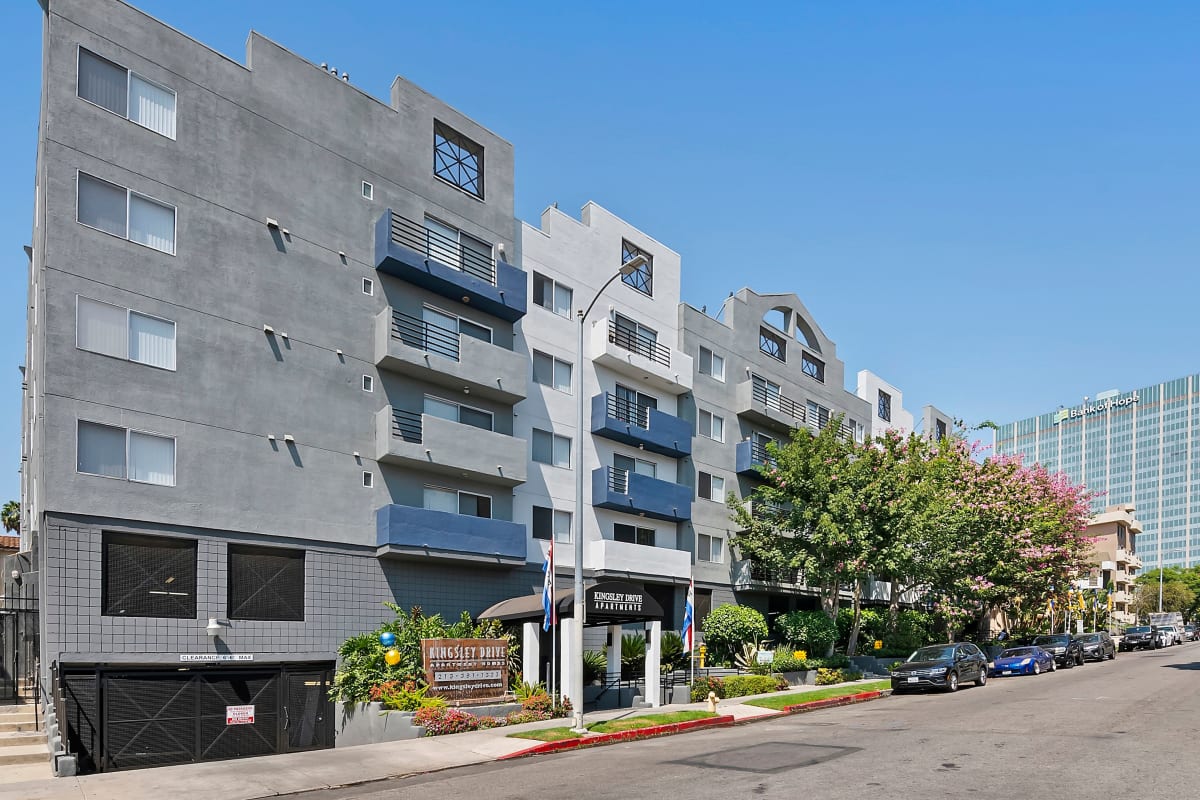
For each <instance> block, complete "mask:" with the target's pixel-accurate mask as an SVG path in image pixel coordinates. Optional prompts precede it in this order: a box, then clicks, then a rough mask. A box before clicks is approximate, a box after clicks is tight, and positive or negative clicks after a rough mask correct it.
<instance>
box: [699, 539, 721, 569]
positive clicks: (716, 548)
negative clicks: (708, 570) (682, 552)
mask: <svg viewBox="0 0 1200 800" xmlns="http://www.w3.org/2000/svg"><path fill="white" fill-rule="evenodd" d="M705 539H707V540H708V546H707V547H701V546H700V545H701V544H704V540H705ZM714 553H715V555H716V557H715V558H714V557H713V556H714ZM696 560H697V561H704V562H705V563H708V564H724V563H725V537H723V536H710V535H709V534H707V533H698V534H696Z"/></svg>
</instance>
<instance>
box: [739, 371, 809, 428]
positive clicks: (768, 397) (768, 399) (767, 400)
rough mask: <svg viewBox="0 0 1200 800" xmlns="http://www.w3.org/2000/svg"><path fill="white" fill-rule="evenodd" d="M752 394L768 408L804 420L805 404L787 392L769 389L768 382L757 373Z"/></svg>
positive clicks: (800, 420)
mask: <svg viewBox="0 0 1200 800" xmlns="http://www.w3.org/2000/svg"><path fill="white" fill-rule="evenodd" d="M751 395H752V397H753V398H754V399H755V400H756V401H758V402H759V403H762V404H763V405H764V406H766V407H767V408H770V409H774V410H775V411H778V412H780V413H781V414H787V415H788V416H789V417H791V418H793V419H795V420H796V421H797V422H804V419H805V414H804V406H802V405H800V404H799V403H797V402H796V401H795V400H793V399H792V398H790V397H788V396H787V395H785V394H780V393H778V392H771V391H768V390H767V385H766V383H765V382H764V381H763V380H762V379H761V378H759V377H758V376H757V375H755V376H753V385H752V389H751Z"/></svg>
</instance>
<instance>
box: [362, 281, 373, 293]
mask: <svg viewBox="0 0 1200 800" xmlns="http://www.w3.org/2000/svg"><path fill="white" fill-rule="evenodd" d="M362 281H363V282H362V293H363V294H365V295H367V296H368V297H374V296H375V281H373V280H371V279H370V278H363V279H362Z"/></svg>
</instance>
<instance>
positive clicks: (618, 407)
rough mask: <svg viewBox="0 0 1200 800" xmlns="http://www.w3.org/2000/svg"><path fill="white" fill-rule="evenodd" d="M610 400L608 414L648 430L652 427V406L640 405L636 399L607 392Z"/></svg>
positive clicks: (606, 395)
mask: <svg viewBox="0 0 1200 800" xmlns="http://www.w3.org/2000/svg"><path fill="white" fill-rule="evenodd" d="M605 397H606V398H607V400H608V416H610V417H612V418H613V419H619V420H621V422H627V423H629V424H630V425H636V426H637V427H639V428H644V429H646V430H649V429H650V406H647V405H640V404H638V403H637V402H636V401H634V400H630V399H628V398H625V397H618V396H617V395H615V394H611V393H606V394H605Z"/></svg>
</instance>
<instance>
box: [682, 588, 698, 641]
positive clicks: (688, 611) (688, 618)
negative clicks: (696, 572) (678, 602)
mask: <svg viewBox="0 0 1200 800" xmlns="http://www.w3.org/2000/svg"><path fill="white" fill-rule="evenodd" d="M695 616H696V582H695V580H689V581H688V593H687V602H686V603H684V605H683V649H684V650H685V651H686V652H688V653H691V652H693V651H694V650H695V643H696V636H695V630H696V620H695Z"/></svg>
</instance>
